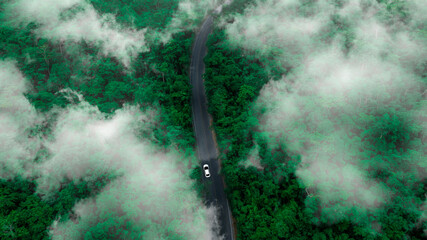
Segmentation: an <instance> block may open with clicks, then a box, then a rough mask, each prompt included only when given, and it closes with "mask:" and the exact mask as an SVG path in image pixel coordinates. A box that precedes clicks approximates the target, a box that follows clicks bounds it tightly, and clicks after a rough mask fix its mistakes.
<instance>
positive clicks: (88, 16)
mask: <svg viewBox="0 0 427 240" xmlns="http://www.w3.org/2000/svg"><path fill="white" fill-rule="evenodd" d="M8 12H9V14H10V15H11V16H10V21H16V22H18V23H24V24H28V23H30V22H36V23H37V24H38V28H37V30H36V33H37V35H39V36H41V37H45V38H47V39H50V40H53V41H67V40H69V41H73V42H79V41H82V40H84V41H87V42H88V43H91V44H95V45H99V46H100V47H101V49H102V52H103V53H104V54H105V55H108V56H113V57H116V58H117V59H118V60H119V61H120V62H122V64H124V65H125V66H129V64H130V62H131V61H132V60H133V59H134V58H135V57H136V55H137V54H138V53H139V52H141V51H144V50H147V47H146V43H145V32H146V31H145V29H142V30H136V29H132V28H124V27H122V26H121V25H120V24H118V23H117V22H116V20H115V18H114V16H113V15H111V14H103V15H100V14H99V13H97V12H96V10H95V8H94V7H93V6H92V5H91V4H90V3H89V2H87V1H86V0H64V1H56V0H18V1H17V2H15V3H13V4H10V5H9V8H8Z"/></svg>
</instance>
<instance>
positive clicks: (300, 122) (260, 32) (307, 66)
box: [224, 0, 427, 220]
mask: <svg viewBox="0 0 427 240" xmlns="http://www.w3.org/2000/svg"><path fill="white" fill-rule="evenodd" d="M302 2H303V1H298V0H278V1H257V2H256V3H255V4H254V5H253V6H251V7H249V8H248V9H246V11H245V13H244V14H243V15H237V16H235V21H234V22H233V23H231V24H225V25H224V26H225V27H226V31H227V34H228V37H229V39H230V41H231V42H232V43H233V44H235V45H236V46H238V47H241V48H243V49H246V50H249V51H255V52H256V53H258V54H259V55H260V56H261V59H262V57H268V58H269V59H271V58H272V59H274V60H276V61H277V62H280V63H281V64H282V65H283V66H284V67H287V68H288V69H291V71H290V72H289V73H288V74H287V75H286V76H283V77H282V79H280V80H278V81H273V80H272V81H270V82H269V83H268V84H266V85H265V86H264V88H263V89H262V90H261V93H260V97H259V98H258V100H257V106H258V107H261V108H263V109H267V112H266V113H265V114H263V115H262V117H261V121H260V122H261V123H262V125H261V126H260V128H261V130H262V131H264V132H265V133H264V134H267V135H269V137H270V138H271V139H272V140H271V141H272V143H270V144H272V145H274V144H275V143H274V142H275V141H276V140H277V139H279V140H280V141H282V142H284V143H285V144H286V146H287V150H288V151H291V152H294V153H298V154H300V155H301V156H302V162H301V164H300V166H299V167H298V169H297V171H296V175H297V176H298V178H299V179H300V180H301V181H302V183H303V184H304V185H305V186H309V187H310V188H313V189H315V190H316V194H315V195H316V196H317V197H318V198H319V199H320V202H321V206H322V207H323V210H322V212H323V213H324V214H325V215H326V218H330V219H332V220H339V219H342V218H343V217H344V216H343V215H340V214H338V215H337V214H336V212H341V213H349V211H352V210H350V209H351V208H353V207H354V209H357V211H359V212H360V213H361V216H362V215H363V216H367V215H368V214H369V213H370V212H372V211H376V210H377V208H378V207H379V206H382V205H383V204H384V203H386V202H387V201H389V200H390V199H389V198H388V197H387V196H388V194H389V193H388V192H387V191H388V190H385V189H386V188H385V187H383V186H384V184H385V183H383V182H376V180H374V179H371V178H370V177H369V175H368V168H369V167H374V168H375V167H380V165H377V166H373V165H372V162H371V163H370V162H369V159H366V156H364V155H363V153H361V152H360V151H359V149H363V148H364V147H365V146H366V144H368V143H367V142H366V141H365V142H362V141H361V139H360V138H359V137H358V136H357V134H354V133H353V132H351V131H350V130H351V129H350V127H351V126H358V127H359V128H360V129H364V128H366V123H367V122H368V121H369V119H367V117H366V116H368V115H370V112H373V111H377V110H381V109H384V108H390V109H392V108H395V109H396V110H398V108H399V107H405V104H406V103H407V102H408V100H410V99H409V96H408V95H407V93H408V91H409V92H411V95H412V96H413V97H414V98H416V99H419V100H422V99H423V97H422V96H421V94H419V93H417V92H416V91H419V90H420V89H421V88H420V86H421V84H422V81H421V77H420V76H419V71H420V69H421V68H422V67H420V65H421V64H422V63H425V62H426V60H427V59H426V56H427V54H426V53H427V51H426V45H425V42H423V40H422V38H421V37H420V35H419V34H418V31H417V30H416V28H417V26H416V25H414V24H413V23H414V22H418V20H419V19H416V18H417V13H416V12H410V14H411V15H410V17H411V19H412V20H411V21H409V23H408V25H404V24H401V23H395V24H393V23H392V24H391V25H390V24H388V25H387V24H386V23H384V21H382V20H379V19H377V18H376V14H377V13H379V12H380V11H383V6H381V5H380V4H378V3H377V2H376V1H363V2H362V1H359V0H349V1H345V2H344V4H343V5H342V7H338V6H334V5H333V4H332V2H331V1H322V0H320V1H314V2H313V3H312V4H311V5H310V4H306V5H303V4H302ZM415 2H416V1H415ZM337 16H338V19H339V20H340V21H342V22H343V23H341V24H344V26H342V28H347V31H345V32H343V31H341V32H340V31H338V32H337V33H336V34H335V35H333V34H331V32H329V31H331V24H332V23H331V19H332V18H337ZM345 24H347V25H348V26H347V25H345ZM325 36H328V37H325ZM346 41H347V42H348V43H349V44H348V46H347V48H346V47H345V46H344V43H345V42H346ZM397 96H399V97H400V98H399V99H400V103H401V106H396V105H390V102H395V101H396V97H397ZM411 101H413V99H412V100H411ZM416 111H418V110H416ZM402 161H403V162H402V163H401V164H403V165H405V164H406V165H407V166H409V165H411V164H418V165H419V166H424V167H425V164H422V160H421V158H420V157H419V156H416V155H411V154H409V155H408V156H406V157H405V158H404V159H403V160H402ZM419 177H420V178H419V179H422V178H423V176H419ZM383 180H384V182H386V181H387V179H383ZM354 184H356V185H354ZM336 203H339V204H336ZM329 210H331V211H329ZM353 220H355V219H353Z"/></svg>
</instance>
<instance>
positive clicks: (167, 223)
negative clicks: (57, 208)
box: [0, 61, 218, 239]
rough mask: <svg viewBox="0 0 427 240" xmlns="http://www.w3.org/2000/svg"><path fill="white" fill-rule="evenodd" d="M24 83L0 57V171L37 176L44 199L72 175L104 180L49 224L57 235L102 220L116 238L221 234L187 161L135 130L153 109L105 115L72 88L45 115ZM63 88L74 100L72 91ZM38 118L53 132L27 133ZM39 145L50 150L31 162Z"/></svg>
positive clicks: (79, 232)
mask: <svg viewBox="0 0 427 240" xmlns="http://www.w3.org/2000/svg"><path fill="white" fill-rule="evenodd" d="M26 90H27V88H26V80H25V78H24V76H23V75H22V74H21V73H20V71H19V70H18V68H17V67H16V66H15V64H14V63H13V62H4V61H3V62H0V123H1V126H0V130H1V134H0V141H1V142H2V144H1V145H0V177H1V178H13V177H15V176H18V175H20V176H23V177H28V178H30V179H35V181H36V182H37V193H39V194H42V195H43V196H44V198H49V197H51V196H52V195H53V194H55V193H56V192H57V191H58V190H59V189H60V188H61V184H64V183H65V184H66V183H69V182H70V181H74V183H78V182H81V181H87V182H89V183H91V184H93V185H95V183H99V181H105V182H106V186H104V187H102V188H101V187H98V188H99V189H98V190H99V192H100V193H99V194H97V195H94V196H91V197H90V198H89V199H85V200H81V201H80V202H79V203H78V204H76V206H75V207H74V209H73V211H74V213H75V214H74V217H71V219H70V220H67V221H65V222H64V221H61V222H54V223H53V225H52V226H51V235H52V237H53V238H54V239H78V238H83V237H84V236H83V235H84V234H90V233H91V234H101V235H102V234H107V233H109V231H110V230H111V229H110V230H109V229H108V228H105V227H106V226H108V227H111V228H113V229H115V231H114V232H115V234H117V235H116V237H117V238H121V239H123V238H129V236H133V237H132V238H139V237H140V236H141V234H142V233H143V232H145V234H146V235H145V237H147V238H148V239H164V238H167V236H171V235H173V234H176V235H180V236H182V237H183V238H184V239H218V221H217V219H216V215H217V214H216V208H215V207H212V206H210V207H206V206H205V205H204V204H203V202H202V200H201V199H199V198H198V197H197V194H196V192H195V190H193V189H192V185H193V180H190V179H189V177H188V175H189V173H188V171H189V170H188V168H187V167H186V166H187V164H186V163H187V162H188V161H183V158H184V156H183V155H181V153H179V152H177V151H175V150H173V149H172V150H165V149H161V148H159V147H157V146H155V145H153V144H152V143H151V142H150V140H147V139H140V138H139V137H137V134H138V132H139V131H140V130H142V129H143V130H145V131H149V129H150V127H151V125H150V124H152V123H151V121H152V117H153V113H151V112H149V113H142V112H140V110H139V108H138V107H136V106H133V107H132V106H126V107H124V108H123V109H120V110H117V111H116V112H115V113H114V114H113V115H110V116H106V115H105V114H103V113H101V112H100V111H99V110H98V108H96V107H94V106H91V105H89V104H88V103H86V102H84V101H82V100H83V99H82V97H81V96H80V95H79V94H77V98H79V99H80V101H82V102H81V103H78V104H74V105H71V106H69V107H67V108H65V109H55V110H54V112H50V113H47V114H46V116H45V117H44V118H42V117H39V116H38V113H37V112H36V111H35V109H34V108H33V107H32V106H31V104H30V103H29V102H28V100H27V99H26V98H25V97H24V95H23V93H25V92H26ZM62 92H63V93H66V94H68V98H69V99H74V98H72V97H71V95H72V94H73V93H72V92H70V91H69V90H64V91H62ZM51 115H54V116H55V117H54V118H53V116H51ZM40 120H45V121H49V122H50V126H51V130H52V132H51V133H50V134H49V135H48V136H44V137H43V138H42V137H41V136H35V137H34V138H31V137H29V129H30V128H31V127H33V126H36V124H39V123H40V122H41V121H40ZM40 146H43V148H45V149H46V152H47V154H46V155H44V156H43V158H41V159H39V160H38V161H37V162H34V159H35V155H36V152H37V150H39V149H40ZM186 157H189V156H186ZM190 157H191V156H190ZM193 159H194V160H195V158H193ZM193 164H196V162H193ZM184 165H185V166H184ZM101 235H100V236H101ZM100 236H95V238H97V237H100ZM100 238H103V237H100Z"/></svg>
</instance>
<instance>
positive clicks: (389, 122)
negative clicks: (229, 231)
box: [204, 1, 427, 239]
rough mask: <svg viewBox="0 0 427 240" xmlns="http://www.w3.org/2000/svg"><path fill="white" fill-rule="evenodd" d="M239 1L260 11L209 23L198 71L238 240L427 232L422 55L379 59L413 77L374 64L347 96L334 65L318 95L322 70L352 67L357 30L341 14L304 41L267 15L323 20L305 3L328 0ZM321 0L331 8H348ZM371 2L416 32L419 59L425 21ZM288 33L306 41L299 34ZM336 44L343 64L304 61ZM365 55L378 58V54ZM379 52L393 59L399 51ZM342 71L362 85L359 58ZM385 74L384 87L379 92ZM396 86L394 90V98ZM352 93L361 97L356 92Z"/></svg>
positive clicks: (383, 17)
mask: <svg viewBox="0 0 427 240" xmlns="http://www.w3.org/2000/svg"><path fill="white" fill-rule="evenodd" d="M236 2H241V1H236ZM245 2H247V6H249V8H250V7H251V6H256V5H257V4H259V6H258V8H257V7H252V8H251V10H250V11H249V10H247V11H246V10H245V9H241V8H240V6H239V5H230V8H229V9H227V8H226V9H225V11H226V13H227V16H226V19H225V20H224V19H222V20H221V21H218V22H217V28H216V29H215V30H214V31H213V34H212V35H211V36H210V39H209V42H208V47H209V50H208V56H207V57H206V58H205V63H206V72H205V75H204V78H205V84H206V92H207V96H208V102H209V112H210V113H211V114H212V115H213V119H214V121H213V122H214V128H215V131H216V133H217V134H218V139H219V146H220V152H221V153H222V155H221V158H222V163H223V170H222V173H223V174H224V176H225V182H226V185H227V194H228V197H229V200H230V204H231V209H232V212H233V217H234V218H235V219H236V224H237V230H238V233H237V236H238V238H239V239H423V238H424V237H425V234H426V233H425V231H426V229H427V228H426V227H427V225H426V219H425V201H426V190H427V186H426V183H427V182H426V179H425V173H426V167H427V166H426V164H425V163H426V162H425V156H426V153H427V148H426V145H425V143H426V132H425V129H426V128H425V122H426V121H425V119H426V118H425V117H426V111H425V103H426V102H425V89H426V71H425V70H426V69H425V66H426V59H425V57H424V58H423V57H420V58H414V59H413V60H410V57H408V58H404V57H401V58H391V59H392V60H389V59H388V58H387V57H384V56H385V55H382V56H383V60H382V61H384V62H386V64H391V63H393V64H395V66H398V67H401V65H400V64H402V65H403V66H404V67H403V68H405V69H406V70H404V71H405V72H406V71H410V72H412V71H413V72H414V75H406V74H403V73H401V72H399V71H400V69H399V68H396V67H395V69H394V70H387V71H393V75H392V77H390V76H389V75H386V77H384V74H383V72H382V71H383V70H382V69H381V64H377V63H372V64H374V66H375V67H376V68H375V71H376V74H377V75H378V76H375V75H362V78H361V79H360V81H365V79H364V78H366V81H370V82H362V83H361V84H365V86H369V87H365V86H363V87H359V86H357V84H355V85H354V86H353V89H352V88H349V89H346V90H344V91H342V90H340V88H339V87H337V89H335V88H334V87H336V85H333V84H334V82H333V81H334V80H335V78H334V76H333V72H332V71H334V70H331V72H332V74H331V75H332V77H330V76H329V75H326V77H327V79H328V80H327V81H326V84H330V85H329V86H326V87H325V88H323V87H324V86H323V85H322V82H320V83H316V82H315V80H316V77H318V78H319V79H320V80H319V81H321V80H322V77H325V76H324V75H321V74H324V73H323V72H322V71H320V70H319V69H322V68H325V69H327V70H326V71H328V70H329V69H334V67H335V66H340V65H341V64H342V63H346V61H349V60H348V59H351V57H352V55H351V54H350V53H353V54H354V56H357V54H360V53H359V52H356V51H361V50H360V49H363V48H362V47H360V46H358V44H360V43H358V42H356V40H355V39H356V37H357V35H356V33H357V32H356V31H357V29H356V28H355V25H356V24H354V25H352V23H351V22H349V19H348V18H349V17H348V16H347V19H346V17H342V16H340V15H339V14H336V15H332V18H331V19H330V21H329V22H326V23H325V25H326V28H320V29H321V30H322V31H320V33H319V34H317V35H313V36H310V35H309V34H310V32H309V31H310V29H309V30H308V33H305V32H304V31H305V30H306V29H304V28H301V29H297V30H295V29H292V26H291V25H289V24H288V23H286V22H284V23H283V24H284V26H285V27H284V28H281V27H280V23H279V22H274V21H273V20H274V19H282V20H283V19H285V20H289V21H293V19H299V21H312V20H313V19H316V14H319V15H320V16H319V18H320V19H323V17H324V16H323V15H322V12H321V10H319V9H318V8H317V11H314V8H313V6H316V4H319V5H320V3H325V2H328V1H317V2H316V1H270V2H269V1H245ZM329 2H330V3H331V4H335V5H336V7H337V8H340V7H342V6H345V5H346V4H347V3H348V1H329ZM329 2H328V3H329ZM354 2H355V3H356V4H357V3H358V1H354ZM373 2H374V1H365V2H364V3H366V5H365V7H366V9H369V4H372V5H371V7H372V6H377V5H375V3H373ZM287 4H288V5H289V6H290V7H289V9H288V8H286V7H287V6H288V5H287ZM378 4H379V5H378V6H379V7H380V9H381V10H380V11H378V13H377V16H376V17H378V18H379V19H380V21H381V24H389V25H393V26H395V25H394V24H396V25H398V24H400V23H402V22H403V23H406V24H407V25H406V26H405V27H404V29H412V28H411V26H413V24H414V25H415V26H416V27H415V30H413V31H414V32H412V33H413V35H411V37H413V38H415V39H421V40H419V41H421V42H422V44H421V48H419V51H420V52H423V53H425V51H424V50H425V48H424V47H425V43H426V42H425V33H423V32H422V31H423V30H421V29H422V28H419V26H422V24H423V22H422V21H421V22H415V21H414V20H412V19H416V18H415V17H414V15H412V16H411V15H410V14H409V12H410V11H409V8H410V7H411V5H409V4H410V3H404V1H378ZM325 5H328V4H325ZM272 6H273V7H272ZM320 6H322V5H320ZM274 7H276V8H277V9H274ZM281 7H282V8H283V9H285V10H283V9H281ZM319 8H322V7H319ZM233 10H234V13H233ZM352 10H354V9H352ZM245 11H246V12H245ZM269 11H271V12H269ZM286 11H289V12H286ZM298 11H301V12H298ZM349 11H351V10H349ZM354 11H355V10H354ZM343 12H344V10H343ZM245 14H246V15H245ZM257 14H258V15H257ZM275 14H277V15H278V16H275ZM281 14H282V15H281ZM343 15H345V14H343ZM287 16H288V18H287ZM350 16H351V15H350ZM411 17H412V18H411ZM307 19H308V20H307ZM326 19H327V18H326ZM239 20H240V21H241V22H238V21H239ZM269 20H270V21H269ZM325 21H326V20H325ZM295 23H296V22H295ZM238 24H240V25H238ZM250 24H253V26H250ZM257 24H258V25H257ZM312 24H313V26H316V25H315V24H317V22H316V23H315V22H314V20H313V23H312ZM371 24H373V23H371ZM424 24H425V21H424ZM286 26H287V27H288V28H286ZM398 26H400V25H398ZM239 27H241V28H239ZM313 28H314V27H313ZM396 28H398V27H396ZM255 29H257V30H255ZM288 29H290V30H288ZM239 31H240V32H239ZM280 31H282V32H280ZM287 31H289V32H290V33H288V32H287ZM292 31H295V32H298V31H302V33H305V34H307V36H309V37H308V38H304V37H306V36H301V37H300V38H298V37H296V36H297V35H295V34H296V33H295V32H292ZM390 32H393V31H391V30H390ZM396 32H398V31H396ZM251 34H252V35H251ZM258 34H259V35H258ZM287 34H289V35H287ZM358 34H360V33H358ZM310 38H311V39H310ZM422 39H424V40H422ZM285 40H288V41H287V42H286V41H285ZM334 40H335V41H338V42H339V43H340V45H338V46H339V48H338V49H339V50H334V51H342V52H344V57H339V60H338V61H336V62H334V61H335V60H334V58H335V57H336V55H333V54H331V55H327V57H325V58H320V57H319V59H320V60H318V62H314V61H315V60H313V65H308V67H307V66H306V65H304V64H305V63H306V62H308V63H311V62H309V59H310V54H312V55H314V57H313V58H315V57H317V56H322V54H324V52H321V53H320V54H318V53H316V50H317V49H319V48H320V49H321V50H324V49H327V48H328V47H330V46H333V47H334V46H335V45H336V42H334ZM357 40H359V41H360V39H357ZM283 41H285V42H283ZM298 41H301V44H302V47H301V49H299V47H300V46H299V45H298V44H296V43H298ZM390 41H391V40H390ZM417 41H418V40H417ZM263 44H264V45H263ZM311 44H312V45H311ZM316 44H319V45H316ZM324 44H325V45H324ZM374 44H375V43H374ZM313 46H314V47H313ZM341 46H342V48H341ZM365 46H369V44H367V45H365ZM377 47H381V45H379V46H377ZM304 48H305V49H304ZM340 48H341V49H340ZM370 50H371V51H372V53H371V54H372V56H374V55H375V51H376V49H370ZM327 51H328V50H325V52H327ZM385 51H386V52H387V51H390V52H394V54H395V55H399V54H400V53H399V50H395V49H394V50H388V49H387V50H385ZM305 54H306V55H305ZM316 54H318V55H316ZM345 54H348V55H345ZM382 54H386V53H385V52H383V53H382ZM408 55H409V54H408ZM328 57H329V58H328ZM347 57H348V58H347ZM365 59H369V57H367V58H365ZM396 59H398V60H396ZM403 59H404V60H403ZM304 61H306V62H304ZM340 61H341V62H340ZM365 61H369V60H365ZM387 61H389V62H387ZM396 61H397V62H398V61H406V62H404V63H401V62H398V63H396ZM411 61H413V62H411ZM328 62H331V64H330V65H328V64H329V63H328ZM390 62H391V63H390ZM315 64H318V65H315ZM350 64H353V66H351V65H346V66H345V67H346V70H345V71H348V72H346V73H347V74H356V77H354V78H353V79H352V78H351V77H350V78H349V79H351V80H355V81H359V79H358V78H357V77H358V75H357V73H355V72H356V71H358V70H357V67H358V65H357V64H359V63H357V62H356V61H352V60H350ZM312 66H314V67H313V68H310V67H312ZM331 66H332V67H331ZM316 67H318V68H316ZM361 67H363V66H361ZM352 68H354V69H356V70H355V72H351V69H352ZM408 69H409V70H408ZM335 70H336V71H340V70H341V69H340V68H339V67H336V68H335ZM310 71H313V72H314V73H313V75H310V74H311V72H310ZM361 72H363V71H361ZM335 73H338V74H339V72H335ZM373 73H375V72H373ZM316 74H318V75H316ZM306 75H308V76H306ZM339 76H342V77H346V76H347V75H339ZM369 78H371V79H369ZM330 79H332V80H330ZM382 79H388V81H389V82H388V83H385V84H384V86H383V85H382V84H381V83H380V81H382ZM328 81H329V82H328ZM375 81H378V82H375ZM414 82H415V83H414ZM310 84H311V85H310ZM370 84H372V86H371V85H370ZM387 84H388V85H387ZM396 85H398V88H399V89H401V91H402V93H396V94H393V93H392V92H393V91H396V90H393V87H395V86H396ZM328 88H329V89H328ZM359 88H360V89H363V90H361V91H365V92H362V93H361V92H358V91H360V90H359ZM341 91H342V92H341ZM370 91H373V92H374V94H375V95H374V97H371V95H370V94H371V93H370ZM318 96H320V97H318ZM355 96H358V97H359V96H363V97H359V98H357V97H355ZM353 99H356V100H355V101H354V102H353ZM324 106H326V107H324ZM311 146H314V148H313V147H311ZM309 159H319V160H318V161H317V162H316V161H312V162H314V163H312V162H310V160H309ZM323 159H325V160H323ZM310 164H312V165H310ZM355 167H356V168H357V169H362V170H361V173H358V172H357V171H358V170H357V171H355V170H354V169H355ZM362 176H363V177H362ZM361 178H365V179H364V180H362V181H361V180H360V179H361ZM347 181H348V182H349V183H348V184H347V183H346V182H347ZM371 193H374V194H372V195H371ZM382 194H384V195H382ZM375 195H376V196H375ZM371 196H373V197H371ZM381 196H383V197H384V196H386V197H385V198H382V197H381ZM375 197H376V198H375ZM383 201H385V202H386V203H385V204H381V202H383ZM365 204H368V205H365Z"/></svg>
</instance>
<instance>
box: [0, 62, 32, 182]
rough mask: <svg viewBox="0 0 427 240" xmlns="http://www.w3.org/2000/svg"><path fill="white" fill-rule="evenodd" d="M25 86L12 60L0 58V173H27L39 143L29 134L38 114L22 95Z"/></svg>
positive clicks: (6, 174)
mask: <svg viewBox="0 0 427 240" xmlns="http://www.w3.org/2000/svg"><path fill="white" fill-rule="evenodd" d="M27 90H28V86H27V83H26V80H25V78H24V76H23V75H22V74H21V72H20V71H19V70H18V68H17V67H16V66H15V63H14V62H12V61H0V132H1V134H0V142H1V144H0V177H1V178H6V179H7V178H13V177H14V176H16V175H18V174H19V175H28V174H29V171H31V160H32V158H33V157H34V156H35V153H36V152H37V150H38V147H39V141H38V140H37V139H36V138H29V137H28V136H29V135H30V131H29V129H30V128H31V127H33V126H35V124H36V122H37V121H38V115H37V113H36V111H35V109H34V107H33V106H32V105H31V104H30V103H29V102H28V100H27V99H26V98H25V97H24V95H23V93H25V92H26V91H27Z"/></svg>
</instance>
